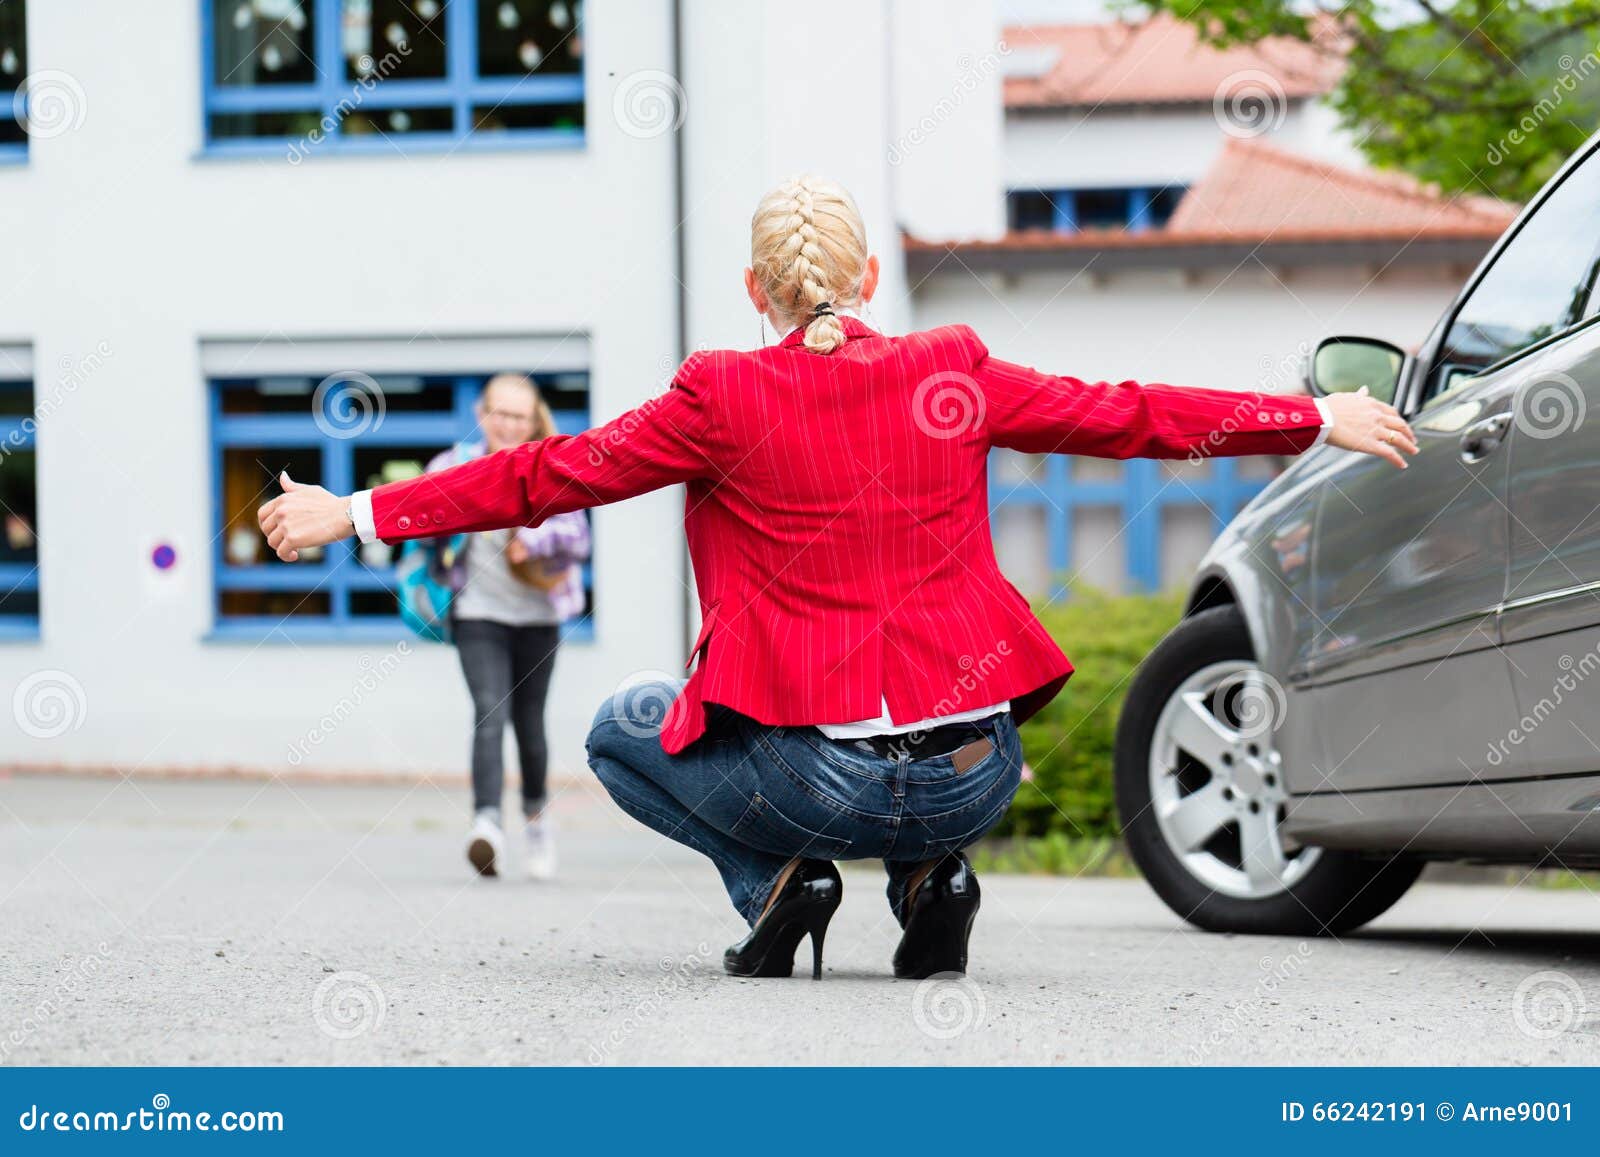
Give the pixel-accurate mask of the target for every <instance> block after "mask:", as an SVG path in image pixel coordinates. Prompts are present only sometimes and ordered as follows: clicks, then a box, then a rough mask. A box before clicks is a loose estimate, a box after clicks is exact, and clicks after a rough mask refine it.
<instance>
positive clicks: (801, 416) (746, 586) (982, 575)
mask: <svg viewBox="0 0 1600 1157" xmlns="http://www.w3.org/2000/svg"><path fill="white" fill-rule="evenodd" d="M840 321H841V323H842V324H843V325H844V328H845V333H846V335H847V341H846V342H845V344H844V345H843V346H841V347H840V348H839V349H837V350H835V351H834V352H833V353H831V354H827V355H821V354H815V353H812V352H810V351H808V350H807V349H806V348H805V347H804V345H803V344H802V342H803V330H795V331H794V332H792V333H791V334H790V335H789V336H788V337H787V338H785V339H784V340H783V341H782V342H781V343H779V344H777V345H773V346H768V347H766V348H764V349H759V350H753V351H741V350H715V351H710V352H703V353H697V354H695V355H693V356H691V357H689V358H688V359H687V360H685V361H684V363H683V364H682V365H681V366H680V367H679V369H678V371H677V373H676V374H675V375H674V377H673V380H672V385H671V387H670V388H669V389H667V390H665V391H664V392H663V393H661V394H660V395H658V396H656V397H654V398H651V399H650V400H649V401H647V402H645V403H644V404H643V405H641V406H639V407H638V408H637V409H634V410H631V411H629V412H628V413H626V414H623V415H622V416H620V417H618V418H616V419H614V420H612V421H610V422H608V423H606V424H605V425H603V426H599V427H596V428H595V429H591V430H588V431H585V432H584V433H582V434H578V435H575V436H570V437H568V436H556V437H551V438H546V439H544V440H542V441H538V442H529V443H526V444H524V445H521V446H517V447H515V448H513V449H509V450H504V451H502V452H500V453H498V454H492V455H488V456H486V457H483V458H479V459H477V460H475V461H472V462H468V463H465V464H463V465H461V466H457V467H454V468H452V469H449V470H444V471H441V472H439V473H435V474H427V475H424V476H422V477H420V478H416V479H411V480H408V481H404V482H393V483H389V484H388V485H385V486H380V487H378V488H377V489H376V490H374V491H373V493H372V514H373V519H374V525H375V527H376V530H377V534H378V537H380V538H382V539H383V540H385V541H387V542H395V541H398V540H401V539H406V538H414V537H420V536H424V535H438V534H452V533H455V532H458V531H473V530H485V529H491V528H498V527H506V526H512V525H524V526H534V525H537V524H538V523H540V522H541V521H542V520H544V519H546V518H549V517H551V516H552V515H554V514H557V513H559V512H562V511H569V510H577V509H581V508H584V507H590V506H598V505H601V504H603V503H608V502H617V501H620V500H621V499H624V498H629V497H631V496H633V495H636V494H643V493H645V492H647V491H650V490H655V489H657V488H659V487H663V486H670V485H673V484H675V483H680V482H681V483H685V484H686V486H687V493H686V496H685V503H684V530H685V532H686V534H687V536H688V540H689V553H690V557H691V559H692V561H693V563H694V573H695V578H696V581H697V583H698V586H699V597H700V608H701V613H702V626H701V628H700V633H699V637H698V638H697V639H696V640H695V643H694V646H693V648H692V649H691V652H690V655H689V661H688V663H687V664H686V666H690V667H693V673H692V674H691V676H690V678H689V680H688V684H687V686H686V687H685V689H684V690H683V692H682V693H681V694H680V695H679V696H678V699H677V701H676V702H675V703H674V704H673V705H672V709H671V710H670V711H669V712H668V715H667V717H666V720H665V725H664V727H663V731H662V735H661V741H662V745H663V747H664V748H665V749H666V750H667V751H668V752H672V753H676V752H679V751H681V750H683V749H684V748H685V747H686V746H688V745H689V744H690V743H692V742H694V741H695V740H696V739H697V738H699V737H700V736H701V735H702V734H703V733H704V731H705V727H706V717H705V705H706V704H707V703H720V704H723V705H725V706H727V707H730V708H732V709H734V710H736V711H739V712H742V713H743V714H745V715H748V716H750V717H752V718H754V719H755V720H757V721H758V722H761V723H768V724H777V725H789V726H795V725H802V724H816V723H842V722H848V721H851V720H858V719H867V718H871V717H873V716H876V715H878V714H879V713H880V712H881V711H882V704H883V702H884V701H887V703H888V706H889V714H890V716H891V718H892V719H893V720H894V721H895V722H897V723H900V722H906V721H910V720H916V719H923V718H927V717H930V716H935V715H944V714H952V713H954V712H957V711H961V710H966V709H970V708H974V707H981V706H984V705H986V704H990V703H999V702H1004V701H1007V700H1009V701H1010V702H1011V706H1012V710H1013V712H1014V713H1015V715H1016V717H1017V719H1018V720H1019V721H1021V720H1023V719H1026V718H1027V717H1028V716H1029V715H1031V714H1033V713H1034V712H1036V711H1037V710H1038V709H1039V708H1040V707H1042V706H1043V705H1044V704H1045V703H1046V702H1048V701H1049V700H1050V699H1051V698H1052V697H1053V696H1054V695H1055V694H1056V692H1058V691H1059V690H1060V689H1061V687H1062V685H1063V684H1064V683H1065V682H1066V680H1067V677H1068V676H1069V675H1070V674H1071V673H1072V664H1071V663H1070V662H1068V660H1067V657H1066V656H1065V655H1064V654H1063V653H1062V651H1061V649H1060V648H1059V647H1058V646H1057V645H1056V644H1055V642H1054V641H1053V640H1052V639H1051V638H1050V636H1049V635H1048V634H1047V633H1046V632H1045V630H1044V628H1043V627H1042V626H1041V625H1040V623H1039V621H1038V619H1036V618H1035V617H1034V614H1033V612H1032V610H1031V609H1030V608H1029V606H1028V602H1027V600H1026V599H1024V598H1023V597H1022V595H1021V594H1019V593H1018V592H1017V590H1016V588H1014V587H1013V586H1012V585H1011V584H1010V583H1009V582H1007V581H1006V578H1005V576H1004V575H1002V574H1001V573H1000V568H999V566H998V565H997V564H996V562H995V556H994V548H993V544H992V542H991V539H990V532H989V499H988V474H987V470H986V464H987V461H988V456H989V451H990V449H991V448H993V447H996V446H1004V447H1009V448H1011V449H1015V450H1020V451H1023V452H1025V453H1032V454H1040V453H1056V452H1064V453H1070V454H1086V455H1092V456H1095V457H1103V458H1133V457H1146V458H1181V457H1190V456H1195V457H1200V456H1207V455H1238V454H1296V453H1299V452H1300V451H1302V450H1305V449H1307V448H1308V447H1309V446H1311V445H1312V444H1313V443H1314V442H1315V441H1316V440H1317V434H1318V432H1319V430H1320V428H1321V426H1322V418H1321V415H1320V413H1319V411H1318V409H1317V407H1316V405H1315V403H1314V402H1313V401H1312V400H1311V399H1310V398H1308V397H1302V396H1285V395H1273V394H1257V393H1238V392H1234V391H1227V390H1199V389H1184V388H1179V387H1174V386H1165V385H1140V384H1138V383H1135V382H1121V383H1117V384H1110V383H1103V382H1102V383H1097V384H1090V383H1086V382H1083V381H1080V380H1078V379H1076V378H1070V377H1058V376H1055V375H1051V374H1046V373H1041V372H1039V371H1037V370H1033V369H1029V368H1027V367H1025V366H1021V365H1017V364H1015V363H1012V362H1006V361H1002V360H1000V359H998V358H993V357H990V356H989V351H988V350H987V349H986V348H985V347H984V344H983V342H982V341H980V340H979V338H978V335H977V334H976V333H974V332H973V331H972V329H971V328H970V327H968V326H965V325H950V326H943V327H941V328H938V329H932V330H927V331H925V332H921V333H912V334H907V335H905V336H904V337H886V336H884V335H883V334H880V333H877V332H875V331H873V330H872V329H871V328H869V327H868V326H867V325H866V324H865V323H864V322H861V321H859V320H858V319H856V318H853V317H841V318H840Z"/></svg>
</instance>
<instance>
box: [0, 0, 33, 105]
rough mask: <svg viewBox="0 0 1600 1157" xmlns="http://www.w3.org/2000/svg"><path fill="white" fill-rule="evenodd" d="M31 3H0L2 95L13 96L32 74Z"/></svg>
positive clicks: (23, 0)
mask: <svg viewBox="0 0 1600 1157" xmlns="http://www.w3.org/2000/svg"><path fill="white" fill-rule="evenodd" d="M27 11H28V5H27V0H0V95H3V96H5V97H6V101H7V105H6V108H7V110H9V108H10V103H9V102H10V95H9V94H11V93H14V92H16V91H17V89H18V88H19V87H20V86H21V84H22V78H23V77H25V76H27V75H28V36H27V23H28V22H27V19H26V13H27Z"/></svg>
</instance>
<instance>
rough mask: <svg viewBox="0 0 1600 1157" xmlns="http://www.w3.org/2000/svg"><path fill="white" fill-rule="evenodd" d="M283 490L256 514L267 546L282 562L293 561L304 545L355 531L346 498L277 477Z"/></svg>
mask: <svg viewBox="0 0 1600 1157" xmlns="http://www.w3.org/2000/svg"><path fill="white" fill-rule="evenodd" d="M278 481H279V482H280V483H281V484H282V485H283V493H282V494H280V495H278V497H276V498H274V499H273V500H272V501H271V502H269V503H267V504H266V505H265V506H263V507H262V508H261V509H260V510H259V511H257V513H256V517H257V519H258V520H259V521H260V523H261V533H262V534H264V535H266V536H267V545H268V546H270V547H271V548H272V549H273V551H275V552H276V553H277V556H278V557H279V558H281V559H282V560H283V561H284V562H295V561H297V560H298V559H299V557H300V552H301V551H302V550H305V549H306V548H307V547H313V546H327V545H328V544H329V543H330V542H337V541H338V540H339V539H341V538H347V537H348V536H350V535H352V534H354V533H355V527H354V526H352V525H351V523H350V518H349V515H348V514H346V513H345V512H346V511H347V510H348V509H349V507H350V500H349V499H348V498H340V497H339V496H338V495H337V494H333V493H331V492H330V491H328V490H326V489H324V488H323V487H321V486H307V485H305V484H303V483H300V482H296V481H295V480H294V479H292V478H290V477H289V472H288V471H287V470H285V471H284V472H283V473H282V474H280V475H279V476H278Z"/></svg>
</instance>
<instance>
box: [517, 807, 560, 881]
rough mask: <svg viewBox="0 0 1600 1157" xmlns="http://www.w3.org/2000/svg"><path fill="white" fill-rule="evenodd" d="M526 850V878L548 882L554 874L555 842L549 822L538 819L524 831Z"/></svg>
mask: <svg viewBox="0 0 1600 1157" xmlns="http://www.w3.org/2000/svg"><path fill="white" fill-rule="evenodd" d="M523 834H524V838H525V839H526V841H527V848H528V878H529V879H530V880H548V879H551V878H552V877H553V876H554V875H555V874H556V841H555V834H554V833H553V832H552V831H551V830H550V821H549V820H547V819H543V818H541V819H538V820H535V821H532V822H530V823H529V824H528V826H527V828H526V829H525V830H524V833H523Z"/></svg>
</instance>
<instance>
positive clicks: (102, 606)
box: [0, 0, 683, 773]
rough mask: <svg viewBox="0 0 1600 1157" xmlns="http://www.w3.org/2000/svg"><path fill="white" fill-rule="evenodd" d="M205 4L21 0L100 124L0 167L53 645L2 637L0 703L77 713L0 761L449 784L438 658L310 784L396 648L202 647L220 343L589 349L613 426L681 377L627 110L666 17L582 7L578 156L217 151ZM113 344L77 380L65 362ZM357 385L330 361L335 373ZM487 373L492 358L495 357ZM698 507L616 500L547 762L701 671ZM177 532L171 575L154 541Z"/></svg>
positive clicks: (3, 316) (667, 228) (650, 9)
mask: <svg viewBox="0 0 1600 1157" xmlns="http://www.w3.org/2000/svg"><path fill="white" fill-rule="evenodd" d="M198 7H199V6H198V5H197V4H193V3H184V4H164V5H161V6H159V11H158V13H152V12H151V11H147V10H146V6H143V5H138V6H132V5H126V4H122V3H118V2H117V0H80V2H79V3H76V4H71V5H67V4H44V3H36V4H31V5H29V12H28V16H29V24H30V53H29V55H30V66H31V67H32V68H33V69H34V70H35V71H38V70H47V69H59V70H63V71H65V72H68V73H70V74H71V75H72V76H73V77H74V78H75V79H76V80H77V82H78V83H79V84H80V85H81V87H82V90H83V92H84V95H85V114H86V115H85V119H84V122H83V124H82V126H81V128H79V129H77V130H76V131H74V132H70V133H67V134H66V135H64V136H60V137H57V138H54V139H49V140H43V141H36V142H35V144H34V149H33V154H32V158H31V161H30V163H29V164H28V165H27V166H26V167H18V168H0V237H4V238H5V242H6V243H5V246H4V248H3V250H0V254H3V256H0V261H3V263H4V269H3V273H4V276H3V277H0V285H3V286H4V288H3V289H0V341H8V340H22V341H31V342H32V343H34V346H35V352H36V361H37V364H38V366H39V367H40V373H39V377H38V381H37V387H36V392H37V396H38V398H39V400H40V401H41V403H42V402H44V401H45V399H47V398H49V397H51V396H52V395H54V396H57V397H58V398H59V403H60V404H59V406H58V408H56V409H55V411H54V412H53V413H51V414H50V416H49V417H48V419H46V420H45V421H44V422H43V423H42V424H41V428H40V431H39V434H38V471H39V478H38V483H39V517H40V531H41V539H42V542H41V582H42V600H43V624H42V627H43V633H42V640H41V641H40V642H38V643H36V644H13V643H0V689H3V690H4V691H5V694H6V697H7V699H8V700H9V698H10V696H11V689H12V688H14V687H15V686H17V684H18V683H19V681H21V680H22V679H24V678H25V677H27V676H28V675H30V674H32V673H35V672H38V671H41V670H48V669H53V670H60V671H64V672H67V673H68V674H69V675H70V676H71V677H72V678H74V679H76V680H77V681H78V682H79V683H80V684H81V686H82V687H83V689H84V693H85V705H86V714H85V715H84V717H83V721H82V723H81V726H79V727H78V728H77V729H76V730H70V731H68V732H67V733H66V734H64V735H61V736H59V737H57V738H52V739H48V740H46V739H35V738H31V737H29V736H27V735H25V734H23V733H22V732H21V731H20V730H19V729H18V728H16V727H14V726H12V724H13V720H12V718H11V716H10V715H9V714H8V715H0V761H5V762H22V763H30V764H31V763H96V764H107V763H110V764H116V765H119V766H122V767H127V768H131V767H134V766H144V767H166V766H207V767H217V766H234V765H244V766H249V767H255V768H266V769H272V770H278V771H283V772H286V773H288V772H292V771H296V770H307V769H313V770H314V769H335V768H344V769H382V770H385V771H400V772H406V771H440V770H443V771H460V770H463V769H464V768H465V764H466V744H467V734H468V705H467V698H466V694H465V691H464V689H463V687H462V685H461V681H460V677H459V673H458V671H457V668H456V665H455V657H454V653H453V652H452V651H451V650H450V649H448V648H442V647H436V648H422V647H421V646H420V645H416V644H414V646H413V649H414V653H413V654H412V655H411V656H410V657H408V658H407V659H406V660H405V661H404V662H403V663H401V664H400V665H399V667H398V669H397V670H396V671H395V673H394V674H393V675H391V676H390V677H388V678H387V679H385V680H384V681H383V683H382V685H381V687H379V688H378V689H377V690H376V691H375V692H373V693H372V694H371V695H369V696H368V705H367V706H365V707H364V708H363V709H362V710H360V711H358V712H356V713H355V714H354V715H353V716H352V717H351V718H350V719H349V720H347V721H346V722H344V723H342V724H341V725H339V726H338V727H337V728H335V729H334V730H333V731H332V733H331V734H330V735H329V736H328V737H327V738H326V740H325V742H323V743H322V744H321V746H320V747H317V748H315V749H314V752H313V756H312V758H311V759H310V760H308V761H307V762H306V763H305V764H304V765H303V766H302V767H301V768H298V769H297V768H291V767H290V766H288V765H287V763H286V760H285V755H286V752H287V751H288V749H289V747H290V745H291V744H293V743H295V742H297V741H299V740H301V739H303V737H304V736H305V735H306V734H307V732H308V730H310V729H311V728H313V727H315V726H316V724H317V720H318V718H319V717H320V716H322V715H323V714H325V713H327V712H330V711H332V710H334V708H335V707H336V704H337V703H338V701H339V699H340V698H341V697H347V696H348V695H349V694H350V693H351V689H352V687H353V685H354V683H355V681H356V680H357V679H359V678H360V677H361V676H362V674H363V673H364V672H365V671H366V670H367V669H368V668H367V667H365V666H363V661H364V659H365V660H366V662H368V663H370V662H372V661H373V660H374V659H377V658H380V657H381V656H383V655H384V654H387V653H389V652H390V651H391V649H392V648H391V647H390V646H387V645H378V646H349V645H310V644H308V645H303V646H290V645H284V644H264V645H259V646H255V645H248V644H240V643H213V642H207V641H205V638H204V636H205V635H206V633H207V630H208V628H209V627H210V624H211V612H210V599H211V577H210V563H209V554H210V551H209V544H210V541H211V536H212V534H213V533H214V532H215V526H214V525H213V521H212V512H211V493H210V480H209V479H210V472H209V468H208V462H209V459H208V435H207V430H206V419H205V414H206V409H205V386H204V382H203V381H202V379H201V376H200V373H199V369H198V365H197V350H198V344H199V342H200V340H201V339H202V338H205V337H208V336H218V335H227V336H241V335H242V336H248V335H262V336H266V335H293V336H306V335H354V336H363V337H372V336H384V335H393V336H395V337H396V338H399V339H402V340H403V339H405V338H407V337H410V336H412V335H415V334H419V333H423V334H441V335H452V334H463V333H465V334H476V333H484V332H504V333H523V334H538V333H555V334H560V333H567V332H570V331H572V330H584V331H588V332H589V333H590V334H591V336H592V344H593V349H594V360H593V365H592V379H591V382H592V402H591V406H592V410H593V414H594V416H595V418H596V419H597V420H603V419H606V418H609V417H611V416H614V415H615V414H617V413H619V412H621V411H622V410H624V409H626V408H628V407H629V406H631V405H633V404H636V403H637V402H639V401H641V400H643V399H644V398H645V397H647V396H648V395H649V394H651V393H652V392H654V391H655V390H656V389H658V388H659V386H660V385H661V383H663V382H664V380H665V379H666V376H667V375H668V374H669V373H670V371H671V369H672V366H673V364H674V359H673V353H674V348H675V347H674V343H675V333H674V317H675V308H676V306H675V299H674V290H675V286H674V281H673V268H674V266H673V260H674V258H673V242H672V238H673V229H672V226H673V220H672V216H671V208H672V204H671V197H670V188H671V174H672V137H671V134H670V133H663V134H661V135H659V136H654V137H649V138H646V139H640V138H639V137H637V136H634V135H630V134H628V133H626V132H624V131H622V130H621V128H620V127H619V125H618V123H617V121H616V120H615V119H614V117H613V111H612V97H613V93H614V91H615V90H616V89H617V87H618V86H619V85H621V84H623V83H625V82H626V81H627V80H628V79H629V78H630V77H634V76H635V75H636V74H638V73H640V72H641V71H642V70H662V71H665V70H668V69H670V67H671V61H670V51H669V50H670V38H669V29H668V27H667V18H668V9H667V7H666V6H665V5H655V4H650V5H646V4H627V5H620V4H611V3H601V4H593V5H589V6H587V7H588V12H587V20H588V22H589V28H588V36H587V38H586V39H587V48H588V54H589V55H588V62H587V67H588V91H587V121H588V135H587V143H586V145H585V146H584V147H582V148H578V149H571V150H557V151H507V152H500V153H493V154H487V153H485V154H476V155H466V154H457V155H453V156H445V155H442V154H437V153H435V154H427V153H423V154H418V155H415V156H412V157H409V158H401V157H399V156H381V155H380V156H370V157H361V158H353V157H337V156H332V155H316V154H314V155H313V156H312V157H311V158H310V159H309V160H307V161H305V162H304V163H302V164H300V165H299V166H297V167H296V166H291V165H289V164H287V163H286V162H285V161H282V160H280V159H278V158H276V157H273V158H263V159H254V160H219V159H200V158H198V157H197V155H196V154H197V151H198V149H199V144H200V130H199V126H200V108H199V100H198V87H199V79H198V74H197V70H198V56H199V32H198V28H197V12H198ZM102 342H103V343H105V346H106V348H108V349H109V350H110V355H109V357H107V358H106V359H105V364H104V365H103V366H102V367H101V368H99V369H98V370H96V371H95V372H94V373H93V374H92V375H91V376H90V377H89V379H88V380H87V381H86V382H85V383H84V384H83V385H82V386H81V387H80V388H77V389H76V390H72V391H70V392H68V391H63V390H62V388H61V387H60V385H59V384H58V383H57V382H56V381H55V375H56V374H58V372H59V371H58V369H57V367H59V366H61V365H63V364H69V363H76V362H78V361H79V360H80V359H82V358H83V357H84V356H85V355H87V354H89V353H90V352H91V351H92V350H94V349H95V348H96V347H97V346H98V345H99V344H100V343H102ZM340 368H346V367H330V370H332V369H340ZM485 368H486V369H493V368H497V367H493V366H487V367H485ZM681 509H682V507H681V496H680V494H678V493H673V492H663V493H660V494H656V495H653V496H650V497H647V498H644V499H640V500H636V501H634V502H631V503H628V504H626V505H624V506H621V507H616V508H611V509H607V510H602V511H599V512H598V513H597V514H596V517H595V528H596V535H597V545H596V552H597V566H596V585H597V590H596V599H597V603H598V608H599V611H598V617H597V624H596V626H597V641H596V643H594V644H593V645H588V646H573V647H570V648H568V649H567V650H566V651H565V652H564V653H563V654H562V656H561V658H560V661H559V663H558V668H557V674H556V680H555V689H554V691H553V695H552V710H551V723H552V726H553V729H554V733H553V740H554V751H555V755H556V764H557V766H558V767H566V768H571V767H574V766H577V767H581V757H582V742H581V737H582V735H583V732H584V731H585V730H586V727H587V724H588V721H589V718H590V716H591V715H592V713H593V709H594V707H595V706H596V705H597V704H598V703H599V701H600V700H601V699H602V698H603V697H604V696H605V695H606V694H608V693H609V692H610V691H611V689H612V688H614V687H615V685H616V684H617V682H618V681H619V679H620V678H621V677H622V676H623V675H625V674H626V673H627V672H629V671H632V670H636V669H640V668H662V669H668V670H671V669H676V668H678V667H680V666H681V663H682V655H681V650H682V633H683V621H682V607H681V594H682V591H683V585H682V583H683V574H682V571H683V564H682V548H681V542H682V535H681V531H680V529H679V520H680V516H681ZM162 540H167V541H173V542H176V543H177V544H178V545H179V548H180V562H179V570H178V571H177V573H175V574H174V575H171V576H169V578H168V579H167V580H166V581H159V582H158V581H156V580H155V579H154V577H153V575H152V572H151V571H150V569H149V566H148V563H147V561H146V559H147V555H148V551H149V548H150V546H151V545H152V544H153V543H155V542H158V541H162Z"/></svg>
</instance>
